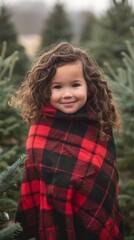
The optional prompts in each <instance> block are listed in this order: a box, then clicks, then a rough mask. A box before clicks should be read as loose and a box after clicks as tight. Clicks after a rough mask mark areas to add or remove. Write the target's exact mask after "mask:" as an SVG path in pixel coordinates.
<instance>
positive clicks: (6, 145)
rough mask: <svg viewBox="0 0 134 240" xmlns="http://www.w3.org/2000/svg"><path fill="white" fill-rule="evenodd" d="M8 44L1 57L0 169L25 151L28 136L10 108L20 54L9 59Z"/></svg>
mask: <svg viewBox="0 0 134 240" xmlns="http://www.w3.org/2000/svg"><path fill="white" fill-rule="evenodd" d="M6 49H7V47H6V43H5V42H4V44H3V49H2V53H1V56H0V153H1V157H0V160H1V161H0V169H1V170H2V169H5V168H6V167H7V166H8V165H11V164H12V163H13V161H14V159H17V157H18V156H19V154H21V153H22V152H23V151H24V146H23V144H22V142H24V135H25V134H26V130H25V126H24V123H23V122H22V120H21V118H20V117H19V116H18V115H17V113H15V112H14V110H13V109H11V108H10V107H9V106H8V101H9V99H10V98H11V94H12V93H13V92H14V86H13V83H12V74H13V69H14V66H15V63H16V61H17V60H18V52H17V51H16V52H14V53H13V54H12V55H10V56H9V57H5V55H6Z"/></svg>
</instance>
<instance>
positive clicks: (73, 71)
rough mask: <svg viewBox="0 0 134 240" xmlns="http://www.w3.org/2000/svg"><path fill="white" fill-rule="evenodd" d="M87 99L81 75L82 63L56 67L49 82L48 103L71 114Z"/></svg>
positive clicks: (85, 87)
mask: <svg viewBox="0 0 134 240" xmlns="http://www.w3.org/2000/svg"><path fill="white" fill-rule="evenodd" d="M86 101H87V83H86V80H85V78H84V76H83V69H82V63H81V62H80V61H77V62H75V63H70V64H65V65H63V66H61V67H58V68H57V70H56V74H55V76H54V77H53V79H52V82H51V96H50V103H51V105H52V106H53V107H55V108H56V109H58V110H60V111H62V112H64V113H67V114H73V113H75V112H77V111H78V110H79V109H80V108H82V107H83V106H84V104H85V103H86Z"/></svg>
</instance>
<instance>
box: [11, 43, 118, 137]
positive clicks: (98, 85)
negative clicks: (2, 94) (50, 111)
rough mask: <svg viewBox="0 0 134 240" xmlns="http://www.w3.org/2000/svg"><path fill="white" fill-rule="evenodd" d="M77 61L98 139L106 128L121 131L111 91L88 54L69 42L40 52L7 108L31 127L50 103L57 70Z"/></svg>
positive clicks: (103, 135)
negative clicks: (52, 84) (13, 110)
mask: <svg viewBox="0 0 134 240" xmlns="http://www.w3.org/2000/svg"><path fill="white" fill-rule="evenodd" d="M76 61H80V62H81V63H82V66H83V75H84V77H85V80H86V82H87V86H88V90H89V91H88V92H89V93H88V104H89V105H90V108H91V109H92V111H93V112H94V113H95V114H96V116H97V119H98V123H99V126H100V136H101V137H102V138H103V137H105V135H106V134H105V129H106V128H107V127H114V128H116V129H117V130H119V128H120V117H119V114H118V111H117V107H116V105H115V103H114V101H113V97H112V92H111V90H110V88H109V87H108V85H107V82H106V80H105V79H104V76H103V74H102V72H101V71H100V69H99V67H98V65H97V64H96V62H95V61H94V60H93V59H92V58H91V56H90V55H89V54H88V52H87V51H86V50H82V49H79V48H75V47H73V46H72V45H71V44H69V43H66V42H64V43H60V44H58V45H56V46H53V47H52V48H51V49H49V50H47V51H46V52H44V53H41V55H40V56H39V57H38V58H37V61H36V62H35V63H34V65H33V67H32V69H31V71H29V72H28V73H27V74H26V78H25V80H24V82H23V83H22V85H21V87H20V89H19V90H18V91H17V92H16V93H15V95H14V96H13V97H12V98H11V100H10V102H9V105H10V106H12V107H14V108H16V109H18V110H20V111H21V115H22V117H23V119H24V121H25V122H26V123H27V124H32V123H33V121H34V120H36V119H37V118H38V117H39V116H40V114H41V110H42V108H43V107H44V105H45V104H46V103H48V102H49V99H50V95H51V91H50V84H51V80H52V78H53V76H54V75H55V73H56V69H57V67H59V66H63V65H64V64H68V63H73V62H76Z"/></svg>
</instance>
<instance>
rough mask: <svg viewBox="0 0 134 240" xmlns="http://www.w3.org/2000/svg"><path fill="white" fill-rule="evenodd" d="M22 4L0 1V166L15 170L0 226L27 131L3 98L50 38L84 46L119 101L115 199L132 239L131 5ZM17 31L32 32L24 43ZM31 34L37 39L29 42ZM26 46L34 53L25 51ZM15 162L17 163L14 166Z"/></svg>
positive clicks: (10, 210) (14, 194) (15, 189)
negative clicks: (73, 8) (97, 10)
mask: <svg viewBox="0 0 134 240" xmlns="http://www.w3.org/2000/svg"><path fill="white" fill-rule="evenodd" d="M26 4H27V2H23V8H22V7H21V5H20V6H19V4H18V5H16V6H15V5H10V6H6V5H5V4H1V5H0V29H1V31H0V172H1V173H2V179H3V173H4V175H5V174H6V172H5V171H6V170H7V169H9V168H10V169H12V170H13V171H12V174H11V176H12V178H14V177H15V175H16V171H18V172H19V175H20V178H18V179H16V178H15V180H14V183H15V184H13V185H12V181H11V178H7V185H9V186H10V185H12V188H10V191H9V188H6V187H5V191H3V190H1V189H0V191H3V192H2V199H3V194H4V199H5V198H7V199H10V201H11V200H12V201H13V205H12V204H8V201H7V204H6V203H5V204H4V207H1V208H0V229H3V228H4V227H5V226H8V225H9V219H10V221H11V222H12V220H13V219H14V214H15V206H16V203H17V199H18V195H19V188H20V182H21V176H22V168H21V166H20V165H21V164H22V162H23V161H22V162H21V160H19V159H20V158H19V157H20V156H21V155H22V154H23V153H24V154H25V140H26V137H27V131H28V128H27V126H25V124H24V123H23V121H22V119H21V117H20V116H19V115H18V114H17V113H16V112H15V111H14V110H13V109H11V108H10V107H9V106H8V100H9V99H10V97H11V95H12V94H13V92H14V91H15V90H16V89H17V88H18V86H19V85H20V84H21V82H22V80H23V79H24V76H25V74H26V72H27V71H28V69H29V67H30V66H31V64H32V61H33V60H34V58H35V57H36V55H38V54H39V52H40V51H42V50H43V49H45V48H48V47H49V46H50V45H51V44H54V43H59V42H62V41H68V42H70V43H73V44H75V46H78V47H82V48H83V49H85V48H86V49H87V50H88V51H89V52H90V54H91V55H92V57H93V58H94V59H95V61H96V62H97V63H98V65H99V66H100V67H101V69H102V71H103V72H104V74H105V77H106V78H107V81H108V83H109V85H110V86H111V87H112V89H113V93H114V95H115V98H116V101H117V102H118V104H119V106H120V109H121V116H122V120H123V130H122V132H121V134H119V135H117V134H116V133H115V140H116V146H117V164H118V169H119V174H120V192H119V201H120V207H121V211H122V214H123V218H124V226H125V239H134V178H133V169H134V116H133V112H134V30H133V27H134V9H133V8H132V6H131V5H130V4H129V2H128V1H127V0H120V1H116V0H111V4H110V6H109V8H108V10H107V11H106V12H105V13H103V14H102V15H100V16H99V17H98V16H96V15H95V14H94V13H93V12H92V11H91V9H89V10H88V9H87V11H84V12H79V13H78V12H77V13H75V12H73V13H71V12H67V11H66V9H65V6H64V4H63V3H60V2H59V1H57V2H56V4H55V5H54V6H53V8H51V11H47V8H46V5H45V4H43V3H41V2H38V3H36V2H35V1H34V3H33V5H32V2H30V5H28V4H27V8H26ZM26 9H27V11H26ZM22 35H23V36H24V35H25V37H28V36H29V35H30V36H32V38H30V43H29V42H26V43H25V44H23V43H24V42H23V41H21V40H20V39H21V38H20V37H21V36H22ZM35 35H36V36H38V38H37V39H38V44H36V47H35V46H34V48H32V47H33V45H34V42H33V40H32V39H33V38H34V37H35ZM27 47H29V49H31V48H32V51H33V52H34V53H33V52H32V54H31V52H30V54H29V51H28V49H27ZM17 159H18V160H17ZM21 159H22V158H21ZM16 162H17V165H15V166H17V167H14V164H15V163H16ZM3 171H4V172H3ZM5 176H6V175H5ZM0 177H1V175H0ZM0 184H1V183H0ZM7 189H8V191H7ZM0 201H3V200H1V199H0ZM10 203H11V202H10ZM11 206H12V207H11ZM5 213H6V214H5ZM3 214H4V215H3ZM7 214H8V215H7ZM6 216H8V217H6ZM7 218H8V219H7ZM3 222H4V223H3ZM6 222H7V225H6ZM17 228H18V230H19V228H20V227H17ZM15 229H16V226H15ZM9 230H10V231H11V229H8V231H9ZM12 230H13V229H12ZM10 231H9V232H8V233H10ZM9 235H10V234H9ZM0 236H1V235H0ZM0 239H2V238H0ZM3 239H8V238H3ZM9 239H10V238H9Z"/></svg>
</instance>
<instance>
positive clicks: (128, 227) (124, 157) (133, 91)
mask: <svg viewBox="0 0 134 240" xmlns="http://www.w3.org/2000/svg"><path fill="white" fill-rule="evenodd" d="M131 33H132V37H131V42H130V41H129V40H127V41H126V52H127V53H126V52H122V56H123V63H124V68H118V69H117V71H115V70H113V68H112V67H111V66H110V65H109V64H108V63H105V66H106V67H107V70H108V73H109V74H108V76H107V78H108V80H109V82H110V84H111V87H112V89H113V91H114V93H115V96H116V98H117V101H118V104H119V106H120V109H121V114H122V119H123V130H122V133H121V134H120V135H119V136H116V138H115V139H116V144H117V156H118V162H117V163H118V168H119V171H120V195H119V201H120V206H121V211H122V213H123V217H124V222H125V235H127V236H129V237H132V238H128V239H134V179H133V169H134V115H133V113H134V29H133V28H131ZM126 239H127V238H126Z"/></svg>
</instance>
